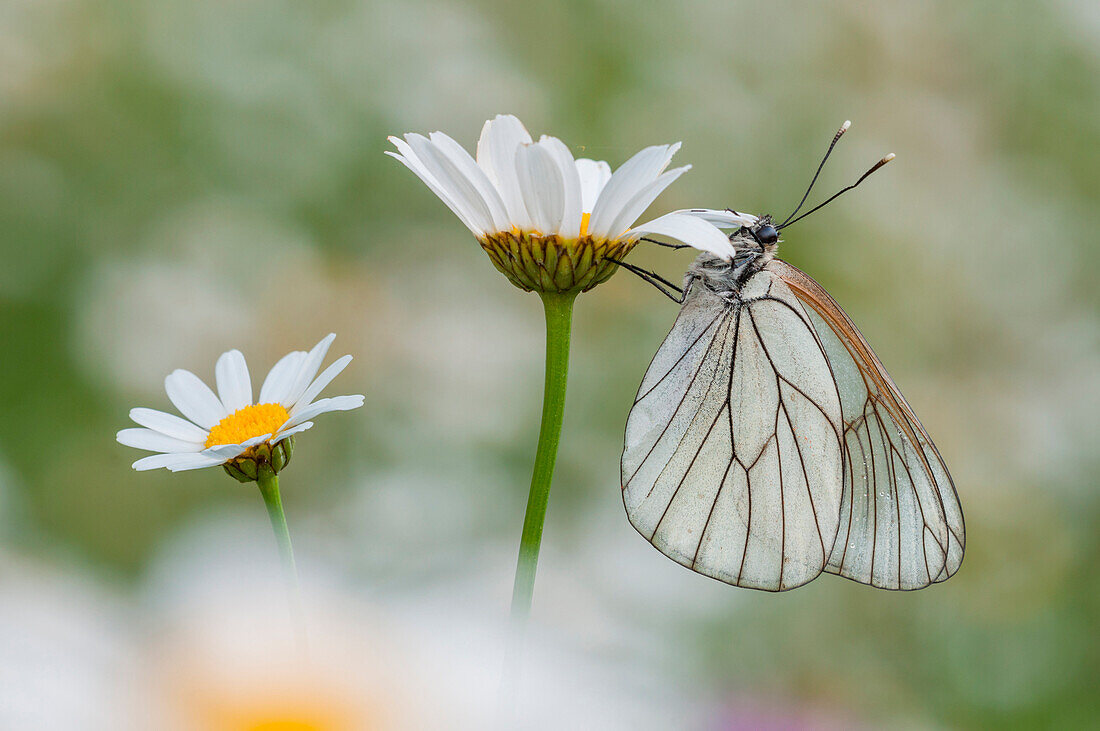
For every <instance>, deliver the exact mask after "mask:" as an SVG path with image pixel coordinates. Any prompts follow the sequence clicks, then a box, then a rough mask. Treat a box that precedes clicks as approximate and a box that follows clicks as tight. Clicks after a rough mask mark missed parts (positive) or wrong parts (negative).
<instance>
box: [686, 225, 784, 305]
mask: <svg viewBox="0 0 1100 731" xmlns="http://www.w3.org/2000/svg"><path fill="white" fill-rule="evenodd" d="M769 234H771V235H769ZM730 243H731V244H733V248H734V250H735V251H736V252H737V253H736V254H735V255H734V258H733V259H732V260H728V259H723V258H721V257H719V256H716V255H715V254H711V253H709V252H703V253H701V254H699V256H698V257H696V258H695V261H694V262H692V264H691V266H690V267H689V268H688V271H687V274H686V275H685V277H684V291H685V292H689V293H690V290H691V289H692V288H693V285H695V284H699V285H702V286H704V287H706V288H707V289H709V290H711V291H712V292H715V293H718V294H722V293H727V292H728V293H737V292H739V291H740V290H741V288H742V287H743V286H744V285H745V283H746V282H748V281H749V279H750V278H752V276H753V275H754V274H756V273H757V272H759V271H760V270H762V269H763V268H764V267H765V266H767V264H768V262H770V261H771V260H772V259H774V258H775V256H776V254H777V253H778V251H779V239H778V237H777V235H776V233H775V227H774V225H773V224H772V218H771V216H762V217H761V218H760V219H759V220H757V222H756V223H755V224H753V225H752V226H743V227H741V228H740V229H738V230H737V231H734V232H733V233H732V234H730Z"/></svg>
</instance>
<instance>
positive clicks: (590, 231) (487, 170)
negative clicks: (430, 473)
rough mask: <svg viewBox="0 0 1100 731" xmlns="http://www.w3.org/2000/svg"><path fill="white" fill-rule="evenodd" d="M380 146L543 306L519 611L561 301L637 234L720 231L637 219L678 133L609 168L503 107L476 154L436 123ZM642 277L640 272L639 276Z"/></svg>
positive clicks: (672, 216)
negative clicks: (541, 369) (541, 370)
mask: <svg viewBox="0 0 1100 731" xmlns="http://www.w3.org/2000/svg"><path fill="white" fill-rule="evenodd" d="M389 139H390V142H392V143H393V145H394V147H396V148H397V150H396V152H394V151H387V153H386V154H388V155H390V156H391V157H393V158H395V159H397V160H398V161H399V162H400V163H401V164H403V165H404V166H405V167H407V168H408V169H409V170H411V171H412V172H413V173H414V174H415V175H416V176H417V177H418V178H420V179H421V180H422V181H423V182H424V184H425V185H427V186H428V188H429V189H431V191H432V192H433V193H435V194H436V195H437V196H438V197H439V199H440V200H442V201H443V203H444V204H446V205H447V207H448V208H450V209H451V211H452V212H453V213H454V214H455V215H456V216H457V217H458V219H459V220H460V221H461V222H462V223H463V224H464V225H465V226H466V228H468V229H469V230H470V233H472V234H473V235H474V237H475V238H477V240H478V242H479V243H480V244H481V248H482V249H484V250H485V253H486V254H488V255H489V259H491V260H492V262H493V265H494V266H496V268H497V269H498V270H499V271H500V272H501V273H502V274H504V276H506V277H507V278H508V280H509V281H510V282H512V284H514V285H515V286H517V287H519V288H520V289H524V290H527V291H533V292H537V293H538V294H539V296H540V297H541V298H542V302H543V306H544V307H545V309H546V379H545V390H544V391H543V407H542V408H543V413H542V427H541V429H540V431H539V443H538V448H537V450H536V452H535V467H534V474H533V475H532V478H531V490H530V494H529V496H528V499H527V513H526V515H525V517H524V522H523V532H522V536H521V538H520V548H519V560H518V562H517V566H516V579H515V585H514V588H513V593H512V615H513V617H514V618H515V619H517V620H519V621H520V622H522V621H524V620H525V619H526V617H527V615H528V613H529V611H530V607H531V599H532V594H533V591H534V582H535V569H536V567H537V564H538V555H539V546H540V543H541V540H542V526H543V521H544V519H545V516H546V506H547V501H548V500H549V494H550V483H551V480H552V478H553V474H554V462H555V460H556V459H557V450H558V440H559V438H560V435H561V424H562V417H563V414H564V408H565V389H566V380H567V374H568V370H569V339H570V331H571V327H572V313H573V301H574V299H575V298H576V296H577V294H578V293H580V292H586V291H588V290H590V289H592V288H593V287H595V286H596V285H598V284H600V283H601V282H604V281H606V280H607V279H608V278H609V277H610V276H611V275H612V274H614V273H615V270H616V269H617V268H618V267H619V266H620V265H621V266H623V267H626V268H629V269H631V270H635V271H638V270H636V269H635V268H634V267H633V266H631V265H630V264H627V263H625V262H624V261H623V259H624V258H625V257H626V255H627V254H629V253H630V251H631V249H633V248H634V246H635V245H636V244H637V243H638V241H639V240H641V238H642V237H643V236H645V235H647V234H649V235H654V236H663V237H667V238H670V239H673V240H676V241H681V242H683V243H685V244H687V245H690V246H693V247H695V248H698V249H702V250H704V251H709V252H712V253H714V254H717V255H719V256H722V257H725V258H732V257H733V255H734V249H733V246H732V245H731V244H730V241H729V239H728V237H727V236H726V235H725V234H724V233H722V231H721V230H720V229H718V228H717V227H715V226H714V225H713V224H712V223H710V222H709V221H707V220H705V219H704V218H700V217H699V216H696V215H691V214H690V213H688V212H685V211H677V212H674V213H669V214H666V215H664V216H660V217H658V218H655V219H653V220H651V221H649V222H647V223H642V224H637V220H638V218H639V217H640V216H641V215H642V214H643V213H645V211H646V209H647V208H649V206H650V205H651V204H652V203H653V201H655V200H656V199H657V196H659V195H660V194H661V193H662V192H663V191H664V190H665V188H667V187H668V186H669V185H671V184H672V183H673V181H675V180H676V179H677V178H679V177H680V176H681V175H683V174H684V173H685V172H687V170H689V169H690V166H689V165H685V166H683V167H678V168H673V169H671V170H669V169H668V166H669V163H671V162H672V157H673V155H675V154H676V151H677V150H679V149H680V143H676V144H672V145H654V146H653V147H647V148H645V149H643V150H641V151H640V152H638V153H637V154H636V155H634V156H633V157H631V158H630V159H629V160H627V161H626V162H625V163H623V164H622V165H621V166H620V167H619V168H618V169H617V170H615V171H614V172H612V171H611V166H610V165H608V164H607V163H606V162H603V161H602V160H589V159H585V158H582V159H579V160H578V159H574V157H573V154H572V153H571V152H570V151H569V148H568V147H567V146H566V145H565V143H563V142H562V141H561V140H559V139H558V138H556V137H548V136H543V137H541V138H540V139H539V140H538V142H535V141H534V139H533V138H532V137H531V134H530V133H529V132H528V131H527V130H526V128H524V126H523V124H522V123H521V122H520V121H519V120H518V119H516V118H515V117H513V116H511V115H500V116H498V117H496V118H495V119H491V120H489V121H487V122H486V123H485V126H484V127H482V130H481V138H480V139H479V140H478V142H477V152H476V156H471V155H470V153H468V152H467V151H466V150H465V149H463V147H462V146H461V145H459V144H458V143H457V142H455V141H454V140H453V139H451V138H450V137H448V136H447V135H445V134H443V133H442V132H432V133H431V134H430V135H428V136H427V137H425V136H424V135H420V134H416V133H412V132H410V133H408V134H406V135H405V136H404V138H403V139H402V138H399V137H390V138H389ZM643 278H645V277H644V276H643Z"/></svg>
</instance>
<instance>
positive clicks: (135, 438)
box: [116, 333, 363, 646]
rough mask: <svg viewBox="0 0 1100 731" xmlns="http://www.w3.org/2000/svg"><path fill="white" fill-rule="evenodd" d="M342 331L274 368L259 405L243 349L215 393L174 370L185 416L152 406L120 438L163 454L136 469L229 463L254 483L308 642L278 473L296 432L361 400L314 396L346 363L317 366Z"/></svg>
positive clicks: (171, 394)
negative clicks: (318, 398)
mask: <svg viewBox="0 0 1100 731" xmlns="http://www.w3.org/2000/svg"><path fill="white" fill-rule="evenodd" d="M335 338H336V335H334V334H331V333H330V334H329V335H328V336H327V337H325V339H324V340H322V341H321V342H319V343H317V345H315V346H314V347H313V350H311V351H309V352H308V353H306V352H303V351H300V350H296V351H294V352H293V353H290V354H289V355H286V356H284V357H283V358H282V360H280V361H279V362H278V363H276V364H275V366H274V367H273V368H272V369H271V370H270V371H269V372H268V374H267V378H265V379H264V383H263V386H261V387H260V399H259V403H253V402H252V379H251V377H250V376H249V374H248V365H247V364H246V363H245V362H244V356H243V355H241V352H240V351H239V350H230V351H229V352H228V353H223V354H222V356H221V357H220V358H218V362H217V364H216V365H215V366H214V379H215V381H216V383H217V386H218V393H217V394H215V393H214V392H213V391H211V390H210V388H209V387H208V386H207V385H206V384H205V383H203V382H202V380H201V379H200V378H199V377H198V376H196V375H195V374H194V373H192V372H190V371H185V370H182V369H181V370H176V371H173V372H172V374H171V375H169V376H168V377H167V378H166V379H164V389H165V390H166V391H167V392H168V399H169V400H170V401H171V402H172V403H173V404H175V406H176V408H177V409H179V411H180V413H181V414H183V415H184V416H185V417H187V418H185V419H181V418H180V417H178V416H175V415H173V414H168V413H165V412H163V411H155V410H153V409H141V408H138V409H133V410H131V411H130V418H131V419H133V420H134V421H135V422H137V423H138V424H140V425H141V426H142V427H143V428H141V429H123V430H122V431H120V432H119V433H118V435H117V436H116V438H117V439H118V441H119V442H120V443H122V444H125V445H126V446H128V447H136V448H137V449H145V450H148V451H150V452H159V454H155V455H153V456H152V457H144V458H142V459H139V460H138V461H137V462H134V464H133V467H134V469H135V470H151V469H156V468H158V467H167V468H168V469H169V470H172V471H173V472H179V471H181V470H194V469H199V468H200V467H214V466H216V465H223V466H224V467H225V471H226V472H228V473H229V474H230V475H232V476H233V477H235V478H236V479H237V480H239V481H241V482H255V483H256V485H257V487H259V489H260V495H261V496H262V497H263V499H264V505H265V506H266V507H267V514H268V517H269V518H270V519H271V527H272V529H273V530H274V531H275V540H276V542H277V543H278V544H279V554H280V557H281V559H282V563H283V570H284V572H285V574H286V581H287V586H288V589H289V592H288V594H289V599H290V611H291V614H292V615H293V617H294V620H295V625H296V628H297V632H298V636H299V641H300V642H301V643H302V644H303V646H304V641H305V640H304V638H305V627H304V624H303V622H302V619H301V617H302V613H301V599H300V596H299V592H298V570H297V568H296V567H295V563H294V548H293V546H292V545H291V542H290V530H289V529H288V528H287V524H286V516H285V515H284V513H283V502H282V498H281V496H280V495H279V471H280V470H282V469H283V467H285V466H286V464H287V462H289V461H290V453H291V449H292V446H293V444H294V435H295V434H298V433H299V432H303V431H305V430H306V429H309V428H310V427H311V426H313V422H312V421H310V419H313V418H315V417H317V416H319V415H320V414H323V413H325V412H326V411H347V410H349V409H357V408H359V407H360V406H362V405H363V397H362V396H334V397H332V398H323V399H320V400H316V399H317V397H318V396H319V395H320V394H321V391H322V390H323V389H324V387H325V386H327V385H328V384H329V383H331V382H332V379H333V378H336V376H337V375H338V374H339V373H340V371H342V370H344V368H346V367H347V365H348V363H350V362H351V356H350V355H345V356H344V357H343V358H339V359H337V360H336V362H334V363H333V364H332V365H330V366H329V367H328V368H326V369H325V370H324V371H323V372H322V373H321V375H319V376H318V375H317V371H318V370H320V368H321V363H322V362H323V361H324V360H325V355H327V354H328V349H329V346H330V345H332V341H333V340H334V339H335Z"/></svg>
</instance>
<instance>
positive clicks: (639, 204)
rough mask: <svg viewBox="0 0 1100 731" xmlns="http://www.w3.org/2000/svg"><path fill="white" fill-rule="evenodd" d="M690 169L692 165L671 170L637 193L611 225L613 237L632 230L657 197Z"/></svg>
mask: <svg viewBox="0 0 1100 731" xmlns="http://www.w3.org/2000/svg"><path fill="white" fill-rule="evenodd" d="M690 169H691V165H685V166H684V167H682V168H676V169H675V170H669V171H668V172H667V173H664V174H662V175H660V176H658V178H657V179H656V180H654V181H653V182H652V183H650V184H649V185H647V186H645V187H644V188H642V189H641V190H639V191H638V192H637V193H635V194H634V197H633V198H631V199H630V202H629V203H627V204H626V205H625V206H623V209H622V211H621V212H620V213H619V216H618V218H616V219H615V221H614V222H613V223H612V224H611V235H612V236H619V235H621V234H622V233H623V232H624V231H626V230H627V229H628V228H630V226H631V224H633V223H634V222H635V221H637V220H638V217H639V216H641V215H642V214H643V213H645V210H646V209H647V208H649V206H650V204H651V203H653V201H655V200H657V196H659V195H660V194H661V193H663V192H664V190H665V188H667V187H668V186H670V185H672V183H673V181H674V180H676V178H678V177H680V176H681V175H683V174H684V173H686V172H687V171H688V170H690Z"/></svg>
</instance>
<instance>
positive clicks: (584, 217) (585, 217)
mask: <svg viewBox="0 0 1100 731" xmlns="http://www.w3.org/2000/svg"><path fill="white" fill-rule="evenodd" d="M591 220H592V214H591V213H582V214H581V236H587V235H588V222H589V221H591Z"/></svg>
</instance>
